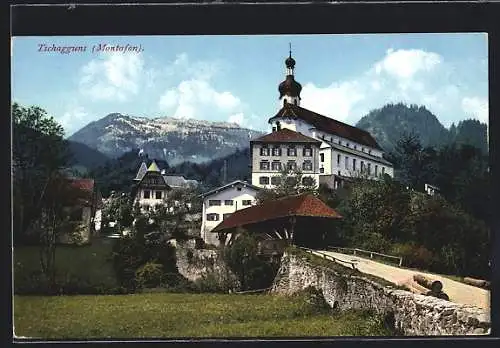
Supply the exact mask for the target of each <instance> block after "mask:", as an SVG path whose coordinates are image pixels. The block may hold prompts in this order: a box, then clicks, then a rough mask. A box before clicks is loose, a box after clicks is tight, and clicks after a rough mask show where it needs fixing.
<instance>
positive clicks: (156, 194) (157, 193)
mask: <svg viewBox="0 0 500 348" xmlns="http://www.w3.org/2000/svg"><path fill="white" fill-rule="evenodd" d="M161 194H162V192H161V191H156V192H155V197H156V199H161Z"/></svg>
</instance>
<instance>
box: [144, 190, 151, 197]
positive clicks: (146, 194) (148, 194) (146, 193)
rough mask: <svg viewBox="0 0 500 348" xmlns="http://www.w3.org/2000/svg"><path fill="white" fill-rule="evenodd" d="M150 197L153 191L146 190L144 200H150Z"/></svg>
mask: <svg viewBox="0 0 500 348" xmlns="http://www.w3.org/2000/svg"><path fill="white" fill-rule="evenodd" d="M149 197H151V191H149V190H144V198H145V199H149Z"/></svg>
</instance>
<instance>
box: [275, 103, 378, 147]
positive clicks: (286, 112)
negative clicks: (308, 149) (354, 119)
mask: <svg viewBox="0 0 500 348" xmlns="http://www.w3.org/2000/svg"><path fill="white" fill-rule="evenodd" d="M280 117H291V118H299V119H301V120H303V121H305V122H307V123H309V124H311V125H313V126H314V127H315V128H316V129H318V130H320V131H323V132H326V133H332V134H336V135H338V136H340V137H342V138H346V139H350V140H352V141H355V142H357V143H360V144H362V145H367V146H371V147H373V148H376V149H379V150H382V149H381V147H380V146H379V145H378V144H377V142H376V141H375V139H374V138H373V137H372V136H371V134H370V133H368V132H367V131H364V130H362V129H360V128H356V127H353V126H350V125H348V124H345V123H342V122H340V121H337V120H334V119H333V118H330V117H326V116H323V115H320V114H318V113H316V112H313V111H311V110H307V109H304V108H302V107H300V106H297V105H294V104H291V103H287V104H285V105H284V106H283V107H282V108H281V109H280V110H279V111H278V113H277V114H276V115H274V116H273V117H271V118H270V119H269V122H271V120H273V119H274V118H280Z"/></svg>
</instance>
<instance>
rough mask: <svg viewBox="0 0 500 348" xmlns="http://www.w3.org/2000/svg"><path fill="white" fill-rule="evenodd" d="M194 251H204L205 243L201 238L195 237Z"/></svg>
mask: <svg viewBox="0 0 500 348" xmlns="http://www.w3.org/2000/svg"><path fill="white" fill-rule="evenodd" d="M194 241H195V246H194V247H195V249H204V248H205V241H204V240H203V238H201V237H196V238H195V240H194Z"/></svg>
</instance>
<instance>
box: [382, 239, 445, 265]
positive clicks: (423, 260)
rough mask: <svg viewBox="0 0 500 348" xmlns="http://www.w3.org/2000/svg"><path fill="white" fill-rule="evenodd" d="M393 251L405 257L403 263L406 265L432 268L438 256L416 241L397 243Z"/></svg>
mask: <svg viewBox="0 0 500 348" xmlns="http://www.w3.org/2000/svg"><path fill="white" fill-rule="evenodd" d="M391 253H392V254H394V255H397V256H401V257H403V265H404V266H406V267H411V268H419V269H427V270H430V269H432V268H433V267H434V265H435V259H436V256H435V255H434V254H433V253H432V252H431V251H429V250H428V249H427V248H425V247H424V246H421V245H416V244H415V243H403V244H395V245H394V246H393V247H392V250H391Z"/></svg>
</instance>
